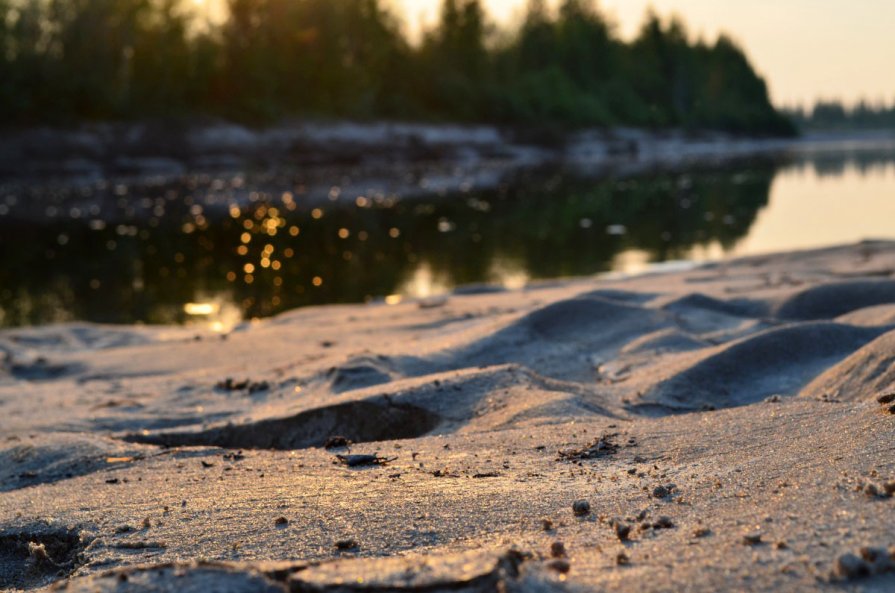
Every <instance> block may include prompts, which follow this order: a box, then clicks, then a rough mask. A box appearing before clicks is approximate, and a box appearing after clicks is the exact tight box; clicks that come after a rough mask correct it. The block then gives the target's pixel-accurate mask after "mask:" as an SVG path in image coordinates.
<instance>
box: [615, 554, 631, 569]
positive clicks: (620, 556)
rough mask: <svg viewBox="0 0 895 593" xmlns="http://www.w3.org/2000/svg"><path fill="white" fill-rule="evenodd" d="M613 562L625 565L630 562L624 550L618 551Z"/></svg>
mask: <svg viewBox="0 0 895 593" xmlns="http://www.w3.org/2000/svg"><path fill="white" fill-rule="evenodd" d="M615 563H616V564H618V565H619V566H627V565H629V564H631V559H630V558H628V555H627V554H625V553H624V552H619V553H618V555H617V556H616V557H615Z"/></svg>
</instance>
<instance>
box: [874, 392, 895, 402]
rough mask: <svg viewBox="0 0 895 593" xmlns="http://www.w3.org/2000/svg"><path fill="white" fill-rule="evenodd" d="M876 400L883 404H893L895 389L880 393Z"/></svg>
mask: <svg viewBox="0 0 895 593" xmlns="http://www.w3.org/2000/svg"><path fill="white" fill-rule="evenodd" d="M876 401H878V402H879V403H881V404H891V403H892V402H895V391H887V392H885V393H881V394H879V396H878V397H877V398H876Z"/></svg>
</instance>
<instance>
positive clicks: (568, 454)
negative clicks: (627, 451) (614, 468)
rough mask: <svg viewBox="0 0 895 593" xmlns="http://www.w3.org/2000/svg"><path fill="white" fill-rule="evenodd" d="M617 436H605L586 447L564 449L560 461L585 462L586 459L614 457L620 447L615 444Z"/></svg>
mask: <svg viewBox="0 0 895 593" xmlns="http://www.w3.org/2000/svg"><path fill="white" fill-rule="evenodd" d="M617 436H618V434H617V433H612V434H605V435H603V436H601V437H599V438H597V439H595V440H594V441H593V442H592V443H590V444H589V445H586V446H584V447H581V448H578V449H563V450H561V451H559V459H560V460H562V461H583V460H585V459H597V458H599V457H606V456H607V455H612V454H614V453H616V452H618V450H619V445H618V444H617V443H616V442H615V438H616V437H617Z"/></svg>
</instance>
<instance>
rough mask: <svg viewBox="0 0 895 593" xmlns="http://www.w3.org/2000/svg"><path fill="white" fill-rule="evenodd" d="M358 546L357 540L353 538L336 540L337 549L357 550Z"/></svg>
mask: <svg viewBox="0 0 895 593" xmlns="http://www.w3.org/2000/svg"><path fill="white" fill-rule="evenodd" d="M357 547H358V545H357V542H356V541H354V540H353V539H340V540H338V541H337V542H336V549H337V550H356V549H357Z"/></svg>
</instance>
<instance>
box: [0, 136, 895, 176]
mask: <svg viewBox="0 0 895 593" xmlns="http://www.w3.org/2000/svg"><path fill="white" fill-rule="evenodd" d="M0 135H2V136H3V137H4V141H3V142H2V145H0V179H15V180H18V181H27V180H29V178H30V179H34V180H41V181H47V180H50V179H52V180H56V179H58V180H60V181H65V180H69V181H75V182H83V181H90V180H100V179H104V178H112V177H122V176H126V177H137V178H145V177H176V176H179V175H183V174H186V173H188V172H235V171H240V170H245V169H251V168H256V169H257V168H263V167H269V166H280V165H283V166H298V167H301V168H319V167H334V166H335V167H346V168H354V167H370V166H372V167H380V166H386V167H403V166H419V165H427V164H433V165H452V164H456V165H462V166H475V165H484V164H500V165H502V166H510V167H513V166H531V165H541V164H547V163H551V162H561V163H570V164H584V165H587V166H594V167H604V166H613V165H615V164H621V165H631V164H641V165H647V166H652V165H656V166H667V165H672V166H673V165H676V164H685V163H690V162H715V161H724V160H729V159H735V158H742V157H751V156H757V155H764V154H773V153H778V152H785V151H787V150H790V149H792V148H794V147H804V146H811V147H812V148H815V147H814V146H813V145H818V147H819V148H821V149H823V147H824V146H825V145H829V144H831V143H836V144H842V143H846V144H847V143H853V142H881V143H895V131H880V132H870V133H868V132H859V133H829V134H827V133H824V134H810V135H806V136H803V137H801V138H769V137H744V136H736V135H731V134H729V133H724V132H716V131H700V132H689V131H683V130H667V131H651V130H643V129H636V128H609V129H592V130H585V131H580V132H575V133H569V134H567V135H561V136H560V135H553V134H546V135H545V134H544V133H541V132H538V131H535V130H526V129H525V128H515V129H502V128H499V127H496V126H472V125H456V124H419V123H400V122H386V121H379V122H370V123H355V122H351V121H329V122H317V121H290V122H284V123H281V124H278V125H274V126H269V127H264V128H250V127H246V126H242V125H237V124H233V123H228V122H211V123H203V124H194V125H189V126H183V125H179V124H177V123H174V122H148V121H147V122H140V123H96V124H84V125H80V126H76V127H71V128H51V127H37V128H26V129H19V130H7V131H5V132H2V133H0Z"/></svg>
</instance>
